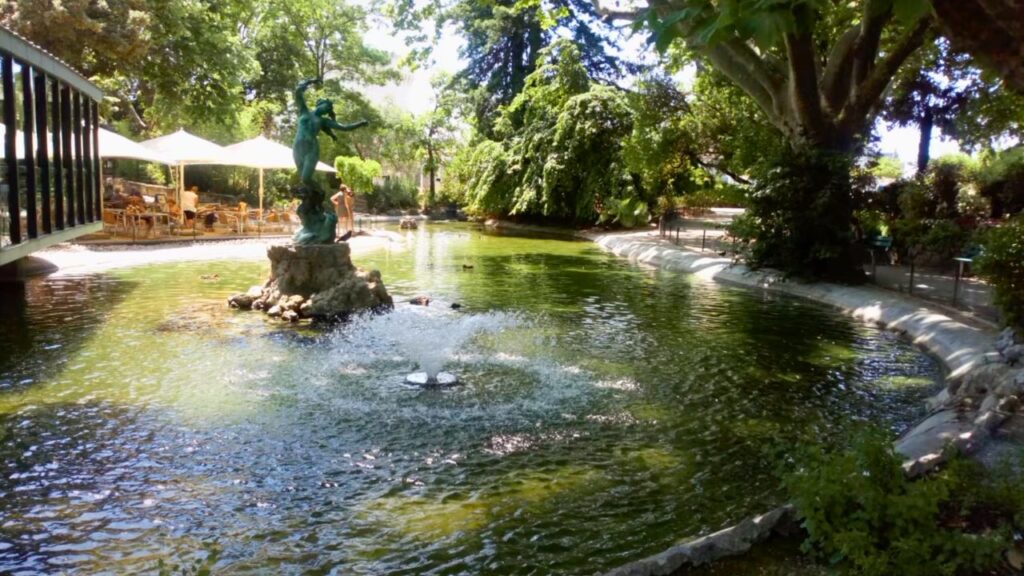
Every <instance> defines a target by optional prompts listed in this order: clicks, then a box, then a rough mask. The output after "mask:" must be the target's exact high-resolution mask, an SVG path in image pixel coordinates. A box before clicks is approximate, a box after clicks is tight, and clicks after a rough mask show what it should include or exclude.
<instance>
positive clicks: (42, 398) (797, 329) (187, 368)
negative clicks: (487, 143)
mask: <svg viewBox="0 0 1024 576" xmlns="http://www.w3.org/2000/svg"><path fill="white" fill-rule="evenodd" d="M409 238H410V239H411V240H412V242H411V243H410V245H409V248H408V249H406V250H402V251H395V252H385V251H381V252H379V253H375V254H372V255H369V256H366V257H363V258H362V260H361V262H360V263H361V264H363V265H372V266H375V267H379V268H381V270H382V272H383V275H384V279H385V281H386V282H387V283H388V286H389V289H390V290H391V291H392V292H393V293H394V294H395V295H396V296H399V297H411V296H415V295H418V294H429V295H431V296H432V297H434V298H435V299H439V300H443V301H446V302H458V303H460V304H462V305H463V308H462V309H461V310H459V311H449V310H444V311H442V310H434V309H431V310H428V311H423V310H418V311H412V312H410V311H404V312H403V311H399V315H396V317H395V318H391V319H389V318H368V319H361V320H358V321H354V322H352V323H350V324H347V325H343V326H339V327H336V328H334V329H330V330H314V329H310V328H301V329H294V328H292V327H289V326H285V325H282V324H277V323H274V322H270V321H267V320H265V319H264V318H263V317H262V316H260V315H257V314H245V313H238V312H234V311H230V310H228V309H227V308H226V307H225V306H224V304H223V303H224V299H225V298H226V296H227V295H229V294H230V293H232V292H237V291H239V290H242V289H244V288H246V287H247V286H249V285H250V284H254V283H258V282H259V281H260V280H261V278H262V275H263V274H264V270H265V264H263V263H246V262H241V263H239V262H218V263H193V264H169V265H158V266H150V267H145V268H136V269H129V270H124V271H118V272H113V273H110V274H107V275H104V276H96V277H89V278H71V279H69V278H64V279H60V280H35V281H32V282H30V283H29V284H27V285H26V286H25V287H24V290H23V291H19V289H17V288H12V287H10V286H4V288H3V290H5V292H4V296H5V298H4V299H3V301H4V304H3V305H2V307H0V313H2V314H3V317H2V319H0V320H2V322H3V324H2V325H3V326H4V331H3V332H2V336H0V571H17V570H25V571H29V572H31V571H37V572H43V573H52V572H60V571H68V572H77V573H82V574H92V573H97V572H112V573H131V572H136V571H155V570H157V567H158V566H159V565H160V563H161V562H163V565H164V566H165V567H175V566H182V565H185V564H188V565H192V563H193V562H196V561H198V562H200V563H202V562H204V561H205V562H207V563H209V564H212V566H213V567H214V568H215V569H217V570H219V571H224V572H228V573H243V574H244V573H270V572H272V573H293V574H297V573H313V574H319V573H337V574H385V573H387V574H480V573H493V574H556V573H557V574H591V573H593V572H595V571H598V570H601V569H606V568H610V567H612V566H615V565H617V564H620V563H622V562H625V561H628V560H632V559H635V558H638V557H641V556H644V555H647V554H650V553H653V552H656V551H658V550H660V549H662V548H664V547H666V546H668V545H670V544H672V543H673V542H675V541H676V540H678V539H679V538H680V537H683V536H686V535H691V534H696V533H698V532H705V531H708V530H713V529H717V528H720V527H722V526H724V525H726V524H728V523H730V522H732V521H735V520H737V519H739V518H741V517H743V516H744V515H746V514H749V513H751V512H756V511H761V510H763V509H765V508H767V507H769V506H771V505H773V504H775V503H777V502H778V500H779V498H780V494H779V491H778V486H777V482H776V480H775V478H774V476H773V472H772V471H773V468H774V466H775V463H776V462H777V461H778V459H779V458H781V457H783V456H784V454H785V453H786V451H787V450H789V449H791V448H792V446H793V445H794V444H795V443H797V442H805V441H812V442H823V443H837V442H842V441H843V438H844V436H845V435H846V434H847V433H848V431H849V430H850V428H851V426H854V425H856V424H857V423H859V422H863V421H874V422H881V423H883V424H885V425H888V426H890V427H891V428H892V429H893V430H894V432H895V431H898V430H900V429H901V428H902V427H904V426H906V425H907V423H908V422H910V421H911V420H913V419H914V417H915V416H917V415H918V406H919V403H920V400H921V399H922V397H923V396H924V395H925V394H926V393H927V392H928V389H929V388H930V387H931V386H932V385H933V383H934V381H935V378H936V377H937V375H938V368H937V366H936V364H935V363H934V362H933V361H932V360H930V359H928V358H926V357H924V356H923V355H921V354H920V353H918V352H916V351H915V350H914V349H913V348H912V347H911V346H909V345H907V344H905V343H902V342H899V341H897V340H896V339H895V338H893V337H892V336H890V335H887V334H883V333H879V332H878V331H876V330H874V329H871V328H867V327H864V326H862V325H859V324H857V323H854V322H852V321H848V320H846V319H844V318H841V317H839V316H838V315H836V314H835V313H834V312H832V311H830V310H828V309H826V308H823V307H821V306H817V305H814V304H812V303H807V302H802V301H799V300H795V299H789V298H782V297H778V296H771V295H763V294H760V293H755V292H749V291H745V290H739V289H730V288H724V287H721V286H717V285H713V284H705V283H700V282H697V281H695V280H693V279H692V278H690V277H687V276H681V275H676V274H670V273H662V272H656V271H651V270H644V269H638V268H635V267H631V266H629V265H627V264H625V263H623V262H620V261H617V260H614V259H612V258H610V257H608V256H606V255H604V254H601V253H600V252H598V251H597V250H596V249H595V248H594V247H593V246H591V245H589V244H586V243H576V242H564V241H558V240H538V239H528V238H514V237H495V236H488V235H484V234H481V233H480V232H479V231H477V230H475V229H473V228H471V227H468V226H435V225H431V226H428V227H426V228H425V229H421V230H419V231H417V232H413V233H410V234H409ZM211 271H216V272H217V273H218V274H219V276H220V279H219V280H217V281H208V280H203V279H202V278H201V276H203V275H207V274H209V273H210V272H211ZM12 290H13V292H10V291H12ZM7 296H11V297H10V298H8V297H7ZM12 300H13V301H19V302H24V303H26V304H27V306H26V305H12V304H11V301H12ZM401 314H417V315H418V316H416V317H415V321H409V322H404V323H403V322H402V318H403V316H400V315H401ZM423 314H426V316H425V317H424V316H422V315H423ZM473 317H478V318H480V319H482V320H479V321H480V322H482V323H484V324H487V323H488V322H490V320H487V318H498V319H508V318H514V320H515V321H514V322H507V323H505V324H502V326H503V329H502V330H500V331H487V330H482V331H479V332H478V333H476V335H475V336H473V337H471V338H470V339H469V340H468V341H467V342H466V343H465V344H464V345H463V346H461V347H458V348H457V349H455V350H454V352H453V353H452V354H451V355H450V359H449V361H448V365H447V367H446V369H448V370H451V371H454V372H457V373H458V374H459V376H460V378H461V379H462V381H463V382H464V385H462V386H459V387H456V388H453V389H449V390H443V391H438V390H418V389H414V388H410V387H409V386H406V385H405V384H404V383H403V379H404V377H405V375H406V374H407V373H408V372H409V371H410V370H411V369H413V368H414V367H415V363H416V362H415V361H414V360H413V359H411V358H410V357H409V355H408V354H407V353H406V351H407V350H408V341H409V338H408V334H406V335H405V337H403V338H394V337H393V336H394V335H395V332H394V331H395V330H396V329H402V328H403V326H404V327H407V329H408V330H409V331H411V332H415V331H418V330H419V331H422V332H423V337H424V338H425V339H430V340H438V342H437V347H438V348H439V349H440V348H443V347H444V342H443V341H442V340H443V339H444V338H445V337H446V335H445V333H444V332H445V331H443V330H429V329H427V328H425V326H429V324H423V322H429V320H430V318H437V322H438V325H442V326H443V325H453V326H455V325H461V324H462V323H463V322H464V321H463V320H462V319H463V318H473ZM406 319H408V318H406ZM470 323H472V322H470ZM8 327H12V328H11V329H8ZM403 340H404V341H405V342H404V343H403ZM211 552H215V553H216V554H215V555H214V556H211V555H210V554H211ZM204 559H205V560H204Z"/></svg>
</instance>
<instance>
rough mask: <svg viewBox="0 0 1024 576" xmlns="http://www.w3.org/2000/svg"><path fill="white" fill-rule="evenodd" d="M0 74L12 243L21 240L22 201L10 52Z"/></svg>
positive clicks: (1, 65) (12, 60)
mask: <svg viewBox="0 0 1024 576" xmlns="http://www.w3.org/2000/svg"><path fill="white" fill-rule="evenodd" d="M0 58H3V62H2V63H0V76H2V83H3V94H4V129H5V132H4V160H5V164H6V166H7V173H6V174H5V175H4V177H5V180H6V181H7V213H8V214H9V215H10V220H11V222H10V226H8V228H7V230H8V236H9V237H10V239H11V244H18V243H20V242H21V202H20V198H18V146H17V140H18V118H17V106H15V102H14V59H13V58H11V56H10V55H8V54H2V55H0Z"/></svg>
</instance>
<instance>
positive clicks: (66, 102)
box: [60, 86, 77, 226]
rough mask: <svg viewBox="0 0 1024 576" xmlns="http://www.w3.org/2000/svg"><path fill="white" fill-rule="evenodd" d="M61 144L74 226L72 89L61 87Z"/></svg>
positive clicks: (67, 193) (69, 211) (70, 218)
mask: <svg viewBox="0 0 1024 576" xmlns="http://www.w3.org/2000/svg"><path fill="white" fill-rule="evenodd" d="M60 124H61V130H60V131H61V134H60V145H61V149H62V150H63V156H64V157H63V160H64V194H65V197H66V198H67V200H68V201H67V209H68V226H74V225H75V222H77V220H76V219H75V170H74V166H73V164H72V159H71V136H72V134H71V90H70V89H69V88H68V87H67V86H65V87H63V88H61V89H60Z"/></svg>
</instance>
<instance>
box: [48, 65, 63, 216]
mask: <svg viewBox="0 0 1024 576" xmlns="http://www.w3.org/2000/svg"><path fill="white" fill-rule="evenodd" d="M50 116H51V118H52V120H53V128H51V130H53V211H54V215H55V216H56V218H54V220H55V221H56V224H57V230H63V229H64V179H63V178H64V173H63V169H64V166H63V164H62V162H63V161H62V158H61V153H60V147H61V135H62V134H63V133H64V123H63V122H61V111H60V81H59V80H57V79H56V78H54V79H53V81H52V82H51V83H50Z"/></svg>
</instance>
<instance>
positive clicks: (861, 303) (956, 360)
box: [590, 232, 1024, 576]
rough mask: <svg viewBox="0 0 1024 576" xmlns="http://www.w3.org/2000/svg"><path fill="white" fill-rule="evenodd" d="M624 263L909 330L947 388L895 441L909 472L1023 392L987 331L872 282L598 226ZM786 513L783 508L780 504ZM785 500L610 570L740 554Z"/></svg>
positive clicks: (983, 433) (991, 422) (646, 574)
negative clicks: (842, 280) (740, 260)
mask: <svg viewBox="0 0 1024 576" xmlns="http://www.w3.org/2000/svg"><path fill="white" fill-rule="evenodd" d="M590 239H591V240H593V241H594V242H595V243H597V244H598V245H599V246H601V247H602V248H604V249H605V250H608V251H609V252H611V253H613V254H615V255H617V256H621V257H624V258H628V259H629V260H630V261H633V262H637V263H641V264H647V265H651V266H657V267H659V268H662V269H665V270H673V271H679V272H688V273H691V274H694V275H696V276H698V277H700V278H704V279H707V280H715V281H718V282H723V283H727V284H734V285H739V286H746V287H749V288H760V289H765V290H773V291H778V292H783V293H786V294H792V295H796V296H801V297H804V298H809V299H811V300H816V301H818V302H823V303H825V304H830V305H832V306H836V307H837V308H839V309H841V310H843V311H845V312H846V313H847V314H849V315H851V316H853V317H855V318H858V319H860V320H863V321H865V322H869V323H873V324H875V325H877V326H880V327H882V328H885V329H888V330H892V331H894V332H897V333H900V334H902V335H904V336H906V337H907V338H909V339H910V340H911V341H912V342H913V343H914V344H915V345H917V346H920V347H921V348H923V349H924V350H926V351H927V352H929V353H930V354H932V355H933V356H935V357H936V358H938V359H939V360H940V361H941V362H942V363H943V365H944V366H945V367H946V369H947V370H949V374H948V376H947V378H946V382H947V386H946V388H945V389H944V390H942V392H940V393H939V394H937V395H936V396H935V397H933V398H931V399H930V400H929V401H928V405H929V407H930V408H931V409H932V410H933V411H932V413H930V414H929V415H928V416H927V417H926V418H925V419H924V420H922V421H921V422H919V423H918V424H917V425H915V426H914V427H913V428H912V429H911V430H910V431H909V432H907V433H906V434H904V435H903V436H902V437H901V438H900V439H898V440H897V441H896V443H895V449H896V451H897V452H898V453H899V454H900V455H901V456H903V457H904V458H905V459H906V460H905V461H904V464H903V469H904V472H905V473H906V474H907V476H908V477H911V478H914V477H917V476H920V475H922V474H925V473H927V472H929V471H931V470H932V469H934V468H935V467H936V466H938V465H939V464H941V463H943V462H945V461H946V460H947V459H948V458H949V457H950V456H951V455H952V454H953V453H955V452H961V453H970V452H973V451H976V450H978V449H979V448H980V447H981V446H982V445H983V444H984V443H985V442H986V441H987V440H988V439H989V438H990V437H991V435H992V434H993V433H994V432H995V431H996V430H997V429H998V428H999V427H1000V426H1001V425H1002V424H1003V423H1004V422H1005V421H1006V420H1008V419H1009V418H1011V417H1015V414H1016V411H1017V409H1018V407H1019V404H1020V402H1019V398H1020V397H1022V395H1024V369H1022V368H1020V367H1018V368H1016V369H1014V368H1012V367H1010V366H1009V365H1008V364H1007V363H1006V362H1005V360H1007V359H1008V357H1004V356H1003V355H1001V354H1000V353H999V352H997V351H996V349H995V348H994V346H993V342H994V340H995V333H994V332H992V331H989V330H982V329H979V328H975V327H971V326H967V325H965V324H962V323H960V322H957V321H956V320H954V319H953V318H950V317H949V316H947V315H945V314H942V313H940V312H938V311H936V310H935V309H934V308H931V307H929V306H928V305H926V304H925V303H923V302H921V301H920V300H917V299H915V298H912V297H909V296H905V295H902V294H897V293H894V292H891V291H887V290H882V289H881V288H877V287H873V286H840V285H837V284H829V283H825V282H818V283H805V282H797V281H791V280H785V279H784V278H783V277H782V275H781V274H780V273H778V272H775V271H752V270H750V269H749V268H747V267H746V266H744V265H742V264H736V263H734V262H733V261H732V260H730V259H728V258H721V257H718V256H712V255H707V254H702V253H697V252H693V251H691V250H687V249H684V248H680V247H678V246H675V245H666V244H665V243H664V242H662V241H660V239H658V238H657V237H652V236H651V235H650V233H648V232H642V233H637V234H602V235H596V236H593V237H591V238H590ZM783 511H784V512H783ZM784 519H788V521H789V524H793V523H795V520H796V519H795V512H794V511H793V509H792V508H791V507H790V506H784V507H782V508H779V509H776V510H773V511H772V512H769V513H767V514H763V515H761V516H756V517H754V518H752V519H747V520H744V521H743V522H740V523H739V524H737V525H735V526H733V527H731V528H726V529H725V530H721V531H719V532H716V533H714V534H711V535H708V536H705V537H702V538H698V539H696V540H692V541H690V542H687V543H685V544H681V545H678V546H674V547H672V548H669V549H668V550H666V551H664V552H662V553H660V554H656V555H654V556H650V557H648V558H645V559H642V560H639V561H637V562H633V563H630V564H626V565H624V566H622V567H620V568H617V569H615V570H612V571H611V572H608V573H607V574H608V575H609V576H667V575H670V574H674V573H675V572H676V571H677V570H679V569H680V568H682V567H684V566H700V565H701V564H705V563H707V562H711V561H713V560H717V559H719V558H724V557H727V556H733V555H737V554H742V553H744V552H746V551H748V550H749V549H750V547H751V546H752V545H753V544H755V543H757V542H761V541H764V540H766V539H768V538H769V537H770V536H772V535H773V534H774V533H775V528H776V526H778V525H780V523H781V521H782V520H784Z"/></svg>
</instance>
